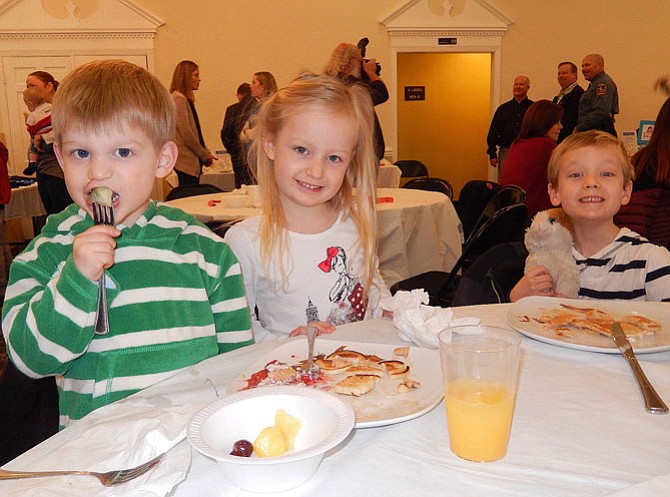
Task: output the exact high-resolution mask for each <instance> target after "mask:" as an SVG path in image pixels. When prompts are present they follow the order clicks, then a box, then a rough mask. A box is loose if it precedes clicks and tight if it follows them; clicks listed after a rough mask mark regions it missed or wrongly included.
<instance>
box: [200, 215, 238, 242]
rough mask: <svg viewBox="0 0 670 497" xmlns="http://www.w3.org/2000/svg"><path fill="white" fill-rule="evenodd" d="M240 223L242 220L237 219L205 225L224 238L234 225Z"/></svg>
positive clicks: (210, 222) (209, 222)
mask: <svg viewBox="0 0 670 497" xmlns="http://www.w3.org/2000/svg"><path fill="white" fill-rule="evenodd" d="M240 221H242V220H241V219H235V220H231V221H208V222H206V223H205V226H207V227H208V228H209V229H210V230H212V231H213V232H214V233H216V234H217V235H219V236H220V237H221V238H223V237H224V236H225V234H226V231H228V230H229V229H230V227H231V226H232V225H234V224H236V223H239V222H240Z"/></svg>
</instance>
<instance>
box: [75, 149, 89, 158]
mask: <svg viewBox="0 0 670 497" xmlns="http://www.w3.org/2000/svg"><path fill="white" fill-rule="evenodd" d="M72 155H74V156H75V157H76V158H78V159H86V158H87V157H88V156H89V155H91V154H90V153H89V151H88V150H83V149H81V148H77V149H75V150H73V151H72Z"/></svg>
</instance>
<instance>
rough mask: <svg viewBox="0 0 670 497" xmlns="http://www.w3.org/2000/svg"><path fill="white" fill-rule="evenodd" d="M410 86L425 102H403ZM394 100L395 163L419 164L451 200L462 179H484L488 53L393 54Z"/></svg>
mask: <svg viewBox="0 0 670 497" xmlns="http://www.w3.org/2000/svg"><path fill="white" fill-rule="evenodd" d="M410 87H411V88H414V87H423V89H424V97H425V99H424V100H415V99H412V97H410V98H409V99H406V97H405V88H410ZM414 94H415V95H416V92H415V93H414ZM397 102H398V159H418V160H420V161H421V162H423V163H425V164H426V165H427V166H428V171H429V174H430V175H431V176H436V177H441V178H444V179H446V180H448V181H449V182H450V183H451V184H452V186H453V187H454V193H455V195H456V196H458V193H459V192H460V191H461V187H462V186H463V185H464V184H465V183H466V182H467V181H468V180H471V179H488V174H489V166H488V156H487V155H486V134H487V132H488V127H489V122H490V108H491V105H490V102H491V54H490V53H399V54H398V95H397Z"/></svg>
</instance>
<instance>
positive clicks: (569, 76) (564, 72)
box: [553, 62, 584, 143]
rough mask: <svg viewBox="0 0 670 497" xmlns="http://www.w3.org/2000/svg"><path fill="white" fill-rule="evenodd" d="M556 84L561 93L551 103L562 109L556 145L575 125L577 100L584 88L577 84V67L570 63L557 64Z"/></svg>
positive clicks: (577, 111)
mask: <svg viewBox="0 0 670 497" xmlns="http://www.w3.org/2000/svg"><path fill="white" fill-rule="evenodd" d="M558 84H559V85H561V91H559V92H558V95H556V96H555V97H554V100H553V102H554V103H555V104H559V105H560V106H561V107H563V109H564V113H563V119H561V125H563V128H562V129H561V132H560V133H559V134H558V140H557V141H556V143H561V142H562V141H563V140H565V138H567V137H568V136H570V135H571V134H572V131H573V130H574V129H575V126H576V125H577V117H578V114H579V99H580V98H581V96H582V95H583V94H584V88H582V87H581V86H580V85H579V83H577V66H576V65H575V64H573V63H572V62H561V63H560V64H558Z"/></svg>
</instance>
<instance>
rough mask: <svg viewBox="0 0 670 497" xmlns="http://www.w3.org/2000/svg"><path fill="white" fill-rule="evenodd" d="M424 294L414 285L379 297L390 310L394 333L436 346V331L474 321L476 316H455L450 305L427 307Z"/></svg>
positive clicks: (386, 308)
mask: <svg viewBox="0 0 670 497" xmlns="http://www.w3.org/2000/svg"><path fill="white" fill-rule="evenodd" d="M428 302H429V297H428V294H427V293H426V292H425V291H424V290H420V289H415V290H412V291H410V292H406V291H399V292H397V293H396V294H395V295H394V296H393V297H390V298H387V299H384V300H382V302H381V307H382V308H383V309H384V310H387V311H391V312H393V324H394V325H395V327H396V328H397V330H398V336H400V338H402V339H403V340H406V341H408V342H413V343H415V344H416V345H418V346H420V347H427V348H431V349H436V348H438V347H439V341H438V338H437V336H438V334H439V333H440V332H441V331H442V330H445V329H447V328H449V327H452V326H461V325H477V324H479V319H477V318H456V317H454V313H453V311H452V310H451V308H450V307H448V308H443V307H431V306H428V305H425V304H427V303H428Z"/></svg>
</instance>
